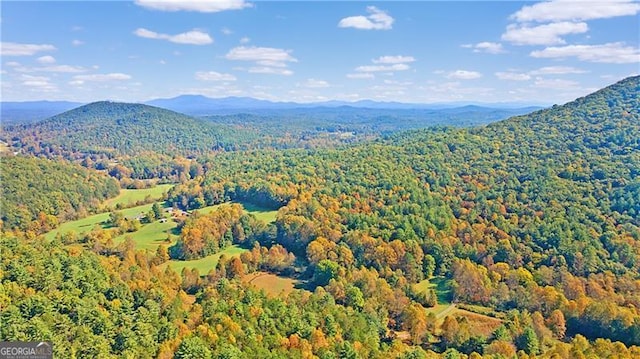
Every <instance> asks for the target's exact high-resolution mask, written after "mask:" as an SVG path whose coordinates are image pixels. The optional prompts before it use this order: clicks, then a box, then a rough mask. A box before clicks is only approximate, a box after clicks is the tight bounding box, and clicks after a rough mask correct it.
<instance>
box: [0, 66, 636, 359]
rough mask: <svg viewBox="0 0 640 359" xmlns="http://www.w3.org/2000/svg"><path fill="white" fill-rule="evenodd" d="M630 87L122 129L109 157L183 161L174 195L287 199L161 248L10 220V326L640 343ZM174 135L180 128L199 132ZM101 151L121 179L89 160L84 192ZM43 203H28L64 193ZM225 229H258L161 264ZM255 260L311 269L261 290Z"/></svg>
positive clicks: (577, 349)
mask: <svg viewBox="0 0 640 359" xmlns="http://www.w3.org/2000/svg"><path fill="white" fill-rule="evenodd" d="M639 90H640V77H631V78H627V79H625V80H623V81H621V82H619V83H617V84H614V85H612V86H610V87H608V88H605V89H602V90H600V91H598V92H596V93H594V94H591V95H589V96H586V97H584V98H580V99H577V100H576V101H573V102H570V103H568V104H566V105H562V106H554V107H552V108H549V109H544V110H540V111H536V112H534V113H532V114H529V115H523V116H517V117H513V118H511V119H508V120H505V121H501V122H497V123H493V124H490V125H486V126H482V127H475V128H452V127H436V128H428V129H421V130H414V131H408V132H400V133H392V134H388V135H386V136H383V137H381V138H377V139H375V140H372V141H367V142H364V143H354V144H350V145H342V146H338V147H335V146H328V147H323V146H319V147H314V148H294V149H279V148H273V147H272V148H267V149H249V150H243V151H224V148H223V147H220V148H211V149H212V150H215V151H213V152H212V151H202V152H200V151H196V152H194V153H192V154H191V155H193V156H195V157H193V158H187V157H179V156H176V157H172V158H171V160H172V161H174V162H173V164H171V163H170V162H164V161H162V160H160V159H162V158H163V157H162V156H170V154H169V153H168V152H166V151H165V150H166V148H167V147H163V148H162V149H159V150H158V152H160V154H149V156H147V155H143V154H141V155H140V156H133V155H131V153H129V152H127V150H123V151H122V152H121V154H122V155H123V156H120V157H118V156H114V157H113V160H117V161H118V162H117V164H114V163H112V164H111V165H110V166H111V167H110V170H109V169H107V170H106V171H104V172H109V173H111V175H113V176H115V177H117V178H118V179H119V180H121V181H122V179H123V178H129V179H133V178H144V176H141V174H142V173H144V172H145V171H156V170H157V168H158V167H153V166H152V164H153V163H154V161H156V162H158V161H159V162H162V163H164V165H165V166H168V167H167V168H166V171H167V176H165V178H173V179H175V180H178V181H179V182H180V183H179V184H178V185H176V186H175V187H174V188H173V189H172V190H170V191H169V193H168V196H167V201H166V205H167V206H172V207H174V208H180V209H182V210H188V211H192V210H197V209H200V208H203V207H206V206H211V205H217V204H221V203H225V202H229V201H236V202H242V203H252V204H255V205H258V206H261V207H265V208H272V209H279V210H278V215H277V219H276V220H275V222H274V223H265V222H263V221H260V220H257V219H256V218H255V217H253V216H252V215H247V214H245V213H243V212H242V209H241V207H239V206H238V205H225V206H222V207H219V208H218V209H217V210H215V211H213V212H211V213H208V214H199V213H198V212H193V213H194V214H193V215H191V216H190V217H189V218H187V219H185V220H181V222H180V223H179V224H178V227H177V230H178V231H179V235H178V239H177V241H176V242H175V243H173V245H172V246H171V247H169V248H167V247H166V246H159V247H158V251H157V252H150V251H137V250H136V249H135V242H133V241H132V240H131V239H128V240H125V241H124V242H120V243H117V244H114V242H113V241H111V240H110V239H109V238H108V232H103V231H101V230H100V229H95V230H94V231H92V232H91V233H89V234H87V235H86V236H84V237H80V238H74V239H69V238H64V237H58V238H57V239H55V240H54V241H46V240H44V239H42V238H41V237H40V238H34V236H29V235H27V233H25V232H24V229H25V228H23V227H21V223H22V222H19V221H16V220H13V222H11V225H9V226H7V225H6V224H5V226H4V228H5V229H14V230H13V231H9V230H5V232H4V234H3V239H2V249H3V255H2V260H1V262H0V275H1V278H2V283H1V285H2V287H0V289H1V292H0V293H2V295H1V296H0V306H1V308H2V323H3V324H2V326H1V328H0V334H1V337H2V339H3V340H27V339H33V340H36V338H37V339H38V340H40V339H42V338H44V339H48V340H52V341H53V342H54V344H55V345H54V348H57V349H56V350H60V352H58V353H59V354H60V355H63V356H67V355H68V353H72V354H71V356H75V357H87V356H104V357H110V356H113V357H161V358H170V357H175V358H256V357H260V358H262V357H264V358H269V357H271V358H290V357H300V358H305V357H306V358H311V357H318V358H383V357H397V358H432V357H433V358H438V357H443V358H478V357H487V358H512V357H516V356H517V357H519V358H529V357H542V358H556V357H561V358H583V357H584V358H589V357H597V358H608V357H619V358H633V357H638V356H640V312H639V311H640V281H639V279H640V257H639V256H640V220H639V218H640V99H639V98H638V93H639V92H640V91H639ZM107 111H108V110H105V112H107ZM127 122H130V121H124V123H127ZM45 123H46V122H45ZM67 125H68V126H73V122H70V123H69V124H67ZM39 136H44V135H43V134H37V133H35V134H34V135H33V137H31V138H32V141H34V142H33V146H36V145H38V146H40V147H39V149H40V150H38V148H36V147H32V148H29V147H28V146H27V147H23V148H24V149H25V150H26V151H34V152H36V153H40V154H41V153H42V151H41V150H42V149H43V148H53V147H46V146H45V147H43V146H42V144H39V141H41V143H45V142H46V141H49V140H48V139H47V138H45V137H43V138H42V139H41V138H40V137H39ZM184 136H185V137H186V138H187V139H185V141H187V142H180V143H191V142H189V141H197V138H199V137H197V136H196V135H193V137H188V136H187V135H186V134H185V135H184ZM116 137H123V138H124V136H116ZM167 138H169V137H167ZM45 140H46V141H45ZM84 141H88V140H83V141H81V142H84ZM100 143H102V142H100ZM162 144H163V143H162V142H159V143H158V146H160V147H162ZM86 145H87V146H88V147H84V148H83V149H82V151H87V153H89V152H91V151H89V150H88V149H89V148H90V147H91V146H94V144H92V143H90V142H87V143H86ZM111 146H113V147H114V148H116V147H117V146H120V142H118V141H116V142H113V143H112V144H111ZM79 148H80V147H78V149H79ZM131 148H135V147H131ZM146 150H148V151H150V152H151V151H153V148H148V149H146ZM82 151H78V152H77V153H80V152H82ZM77 153H76V154H77ZM183 155H184V154H183ZM87 158H91V154H85V157H81V156H80V157H78V158H76V160H77V161H83V164H85V165H87ZM11 161H16V164H13V166H15V167H17V166H18V164H17V162H20V161H27V160H23V159H20V160H18V157H15V158H14V157H6V158H2V166H3V171H2V172H3V173H5V172H6V170H5V168H7V167H5V166H8V165H11V163H12V162H11ZM28 161H35V160H34V159H29V160H28ZM38 161H45V160H38ZM43 163H49V164H51V165H52V164H54V163H58V162H52V161H47V162H43ZM134 163H135V164H136V165H135V166H134V165H133V164H134ZM147 163H149V164H151V165H147ZM23 166H27V164H24V165H23ZM29 166H35V165H34V164H29ZM64 166H65V168H66V167H67V166H70V165H68V164H65V165H64ZM136 166H137V167H136ZM87 167H95V166H87ZM72 168H76V167H72ZM150 168H153V169H150ZM76 169H77V170H79V168H76ZM116 169H117V170H116ZM52 170H53V169H52ZM58 171H62V169H58ZM83 171H86V170H83ZM65 173H66V172H65ZM89 173H91V174H93V176H97V177H96V178H105V184H104V186H105V188H109V189H110V188H114V190H113V191H111V192H110V191H106V190H105V189H102V187H100V188H101V189H100V190H98V189H95V187H96V186H97V185H96V183H95V181H94V180H91V181H88V180H87V181H85V182H90V183H91V184H92V185H93V191H90V190H89V189H87V193H88V194H91V195H93V196H94V197H96V198H97V199H98V200H100V199H102V198H106V197H109V196H111V195H113V194H114V193H115V192H117V186H115V185H111V184H110V183H111V182H109V181H108V180H106V178H107V177H106V176H102V177H100V176H101V175H98V174H97V173H96V172H95V171H94V170H89V171H87V172H86V173H85V174H84V175H85V177H82V178H87V177H86V176H90V175H89ZM26 176H28V174H26V173H23V174H19V173H18V172H16V178H23V177H26ZM42 176H44V174H42ZM61 176H62V178H66V177H65V176H64V175H63V174H61ZM78 176H79V175H78ZM78 176H75V177H74V176H71V179H70V181H71V182H72V183H73V178H76V180H75V183H79V182H81V181H79V180H78V179H77V177H78ZM147 177H152V176H147ZM36 178H38V176H36ZM56 178H57V177H56ZM57 181H58V182H60V180H57ZM3 182H4V178H3ZM113 183H114V184H115V182H113ZM59 186H61V184H59ZM16 188H17V189H16V192H15V193H16V194H17V195H18V196H22V195H24V193H25V192H27V193H28V192H29V190H26V189H24V188H23V189H20V188H19V187H16ZM52 191H54V189H51V188H46V187H45V188H42V189H38V192H36V191H35V190H34V191H33V193H37V194H38V196H40V197H42V196H46V194H47V193H50V192H52ZM68 191H70V192H73V191H74V190H72V189H69V190H68ZM96 193H101V194H102V197H98V196H97V195H96ZM40 197H38V198H40ZM3 198H4V195H3ZM84 200H85V201H89V202H91V200H90V199H84ZM12 201H13V202H14V203H30V199H25V200H24V201H23V200H22V198H19V199H13V200H12ZM21 201H23V202H21ZM66 201H68V202H70V201H71V199H66ZM3 207H4V204H3ZM40 207H42V206H40ZM40 207H39V208H37V209H36V210H31V209H29V210H30V211H32V212H31V213H30V214H29V216H30V217H29V218H30V219H32V220H33V219H34V218H35V217H33V215H34V214H37V213H40V212H42V213H44V214H53V215H59V214H60V213H59V212H55V211H54V210H53V208H48V207H42V208H40ZM34 209H35V207H34ZM4 213H6V210H5V209H3V214H4ZM3 220H4V217H3ZM6 222H8V220H7V221H6ZM232 244H234V245H239V246H243V247H244V248H246V249H247V251H246V252H244V253H243V254H242V255H240V256H239V257H233V258H227V257H224V256H223V257H221V259H220V261H219V262H218V264H217V265H216V266H215V268H211V269H210V270H209V271H208V272H207V273H200V272H198V271H197V270H195V269H194V270H189V269H185V270H183V271H182V272H181V273H180V274H178V273H175V272H174V271H172V270H171V269H170V267H168V266H166V265H165V266H163V265H164V264H165V263H166V262H167V261H168V260H170V259H171V260H185V259H195V258H202V257H205V256H207V255H210V254H212V253H217V252H220V251H222V250H223V249H224V248H227V247H229V246H230V245H232ZM256 271H266V272H270V273H276V274H278V275H281V276H289V277H295V278H296V280H299V282H300V283H301V285H300V286H299V288H298V289H296V290H294V291H293V292H291V293H289V294H287V295H285V294H280V295H275V296H274V295H267V294H266V293H265V292H261V291H258V290H256V289H255V288H253V287H251V286H250V285H248V284H247V283H245V282H243V281H242V277H243V276H244V275H245V274H247V273H252V272H256ZM424 283H433V284H437V285H442V286H443V287H444V289H443V290H442V292H446V293H447V297H445V296H443V295H442V293H439V292H441V288H438V287H437V286H435V287H433V286H430V287H427V289H424V286H423V284H424ZM445 301H446V303H447V306H448V309H447V310H444V311H442V312H440V313H442V314H438V315H440V316H438V315H436V314H434V311H433V309H434V308H436V306H437V305H438V304H441V303H440V302H443V303H444V302H445ZM63 350H64V353H65V354H62V353H63Z"/></svg>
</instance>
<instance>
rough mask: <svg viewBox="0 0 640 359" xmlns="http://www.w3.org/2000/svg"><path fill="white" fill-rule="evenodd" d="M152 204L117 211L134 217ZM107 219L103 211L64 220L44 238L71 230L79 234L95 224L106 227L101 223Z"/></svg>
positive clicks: (147, 209) (146, 210)
mask: <svg viewBox="0 0 640 359" xmlns="http://www.w3.org/2000/svg"><path fill="white" fill-rule="evenodd" d="M152 205H153V204H152V203H149V204H144V205H142V206H137V207H132V208H127V209H123V210H122V211H119V212H122V214H123V215H124V216H125V217H135V216H137V215H140V214H147V212H149V211H150V210H151V206H152ZM108 219H109V212H105V213H99V214H94V215H93V216H89V217H85V218H82V219H78V220H76V221H71V222H65V223H62V224H61V225H60V227H58V228H56V229H54V230H52V231H50V232H48V233H46V234H45V235H44V238H45V239H47V240H52V239H54V238H55V237H56V235H57V234H58V233H68V232H71V231H74V232H76V234H78V235H80V234H83V233H87V232H89V231H91V230H92V229H93V228H94V227H95V226H96V225H99V226H101V227H102V228H106V227H105V226H104V225H102V223H103V222H105V221H107V220H108Z"/></svg>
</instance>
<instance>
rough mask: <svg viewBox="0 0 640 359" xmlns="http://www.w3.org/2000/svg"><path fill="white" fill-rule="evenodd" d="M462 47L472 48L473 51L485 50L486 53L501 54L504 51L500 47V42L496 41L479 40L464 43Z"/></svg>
mask: <svg viewBox="0 0 640 359" xmlns="http://www.w3.org/2000/svg"><path fill="white" fill-rule="evenodd" d="M462 47H464V48H467V49H473V52H486V53H488V54H501V53H504V52H506V51H505V50H504V48H502V44H500V43H497V42H487V41H484V42H479V43H477V44H465V45H462Z"/></svg>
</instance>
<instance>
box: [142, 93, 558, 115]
mask: <svg viewBox="0 0 640 359" xmlns="http://www.w3.org/2000/svg"><path fill="white" fill-rule="evenodd" d="M145 103H146V104H147V105H152V106H158V107H162V108H166V109H169V110H173V111H177V112H182V113H186V114H189V115H197V116H203V115H220V114H232V113H238V112H239V111H241V112H252V111H264V110H291V109H305V108H320V107H326V108H337V107H353V108H369V109H389V110H394V109H395V110H410V109H430V110H438V109H451V108H459V107H467V106H476V107H482V108H492V109H516V108H529V109H532V110H533V109H540V108H542V107H545V106H532V105H531V104H525V103H515V102H514V103H507V102H505V103H471V102H452V103H431V104H424V103H402V102H382V101H372V100H360V101H355V102H347V101H325V102H311V103H298V102H273V101H267V100H259V99H255V98H251V97H223V98H210V97H206V96H202V95H181V96H177V97H173V98H167V99H155V100H151V101H148V102H145Z"/></svg>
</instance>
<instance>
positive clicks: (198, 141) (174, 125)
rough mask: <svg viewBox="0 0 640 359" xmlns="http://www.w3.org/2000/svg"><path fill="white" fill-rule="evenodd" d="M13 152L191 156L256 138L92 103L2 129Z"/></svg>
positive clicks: (147, 110) (156, 112) (156, 111)
mask: <svg viewBox="0 0 640 359" xmlns="http://www.w3.org/2000/svg"><path fill="white" fill-rule="evenodd" d="M7 131H8V132H9V133H10V134H11V136H13V137H15V138H18V139H19V140H18V142H17V143H16V144H15V145H14V147H17V148H20V149H23V150H24V151H28V152H30V153H35V154H42V155H47V156H51V155H56V154H59V155H66V156H67V157H69V158H74V157H76V158H77V157H80V156H86V155H88V154H107V155H111V156H114V155H139V154H141V153H145V152H156V153H161V154H173V155H175V154H181V155H195V154H201V153H204V152H211V151H219V150H224V149H234V146H235V145H234V144H242V143H244V142H247V141H248V140H249V139H251V136H254V137H255V134H251V133H249V132H246V131H243V130H242V129H234V128H232V127H229V126H217V125H214V124H211V123H208V122H204V121H202V120H198V119H195V118H193V117H189V116H186V115H182V114H179V113H177V112H173V111H169V110H164V109H161V108H157V107H152V106H147V105H140V104H127V103H113V102H106V101H105V102H95V103H92V104H88V105H85V106H82V107H78V108H76V109H73V110H71V111H67V112H64V113H62V114H59V115H56V116H53V117H51V118H49V119H47V120H44V121H41V122H38V123H36V124H33V125H22V126H18V125H16V126H13V127H9V128H7Z"/></svg>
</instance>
